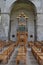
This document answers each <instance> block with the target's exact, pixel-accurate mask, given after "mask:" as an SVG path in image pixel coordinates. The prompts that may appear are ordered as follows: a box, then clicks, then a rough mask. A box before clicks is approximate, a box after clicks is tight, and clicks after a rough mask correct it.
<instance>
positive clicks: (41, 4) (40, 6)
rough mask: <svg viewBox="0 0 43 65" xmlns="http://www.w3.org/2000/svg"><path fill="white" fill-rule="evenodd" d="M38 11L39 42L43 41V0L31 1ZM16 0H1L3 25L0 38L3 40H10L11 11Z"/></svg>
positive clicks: (0, 27)
mask: <svg viewBox="0 0 43 65" xmlns="http://www.w3.org/2000/svg"><path fill="white" fill-rule="evenodd" d="M31 1H32V2H33V3H34V4H35V6H36V9H37V40H40V41H41V40H43V0H36V1H35V0H31ZM14 2H15V0H6V1H4V0H0V8H1V13H2V14H1V23H0V25H1V26H0V30H1V34H0V36H2V37H3V39H6V40H8V31H9V22H10V15H9V13H10V11H11V8H12V5H13V3H14Z"/></svg>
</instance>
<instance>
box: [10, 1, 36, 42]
mask: <svg viewBox="0 0 43 65" xmlns="http://www.w3.org/2000/svg"><path fill="white" fill-rule="evenodd" d="M24 3H25V4H24ZM17 11H18V13H20V11H24V12H25V13H26V12H28V13H30V14H29V15H28V13H26V14H27V15H28V16H30V15H31V16H32V17H31V16H30V22H31V23H30V24H31V25H32V26H33V29H31V30H32V31H31V30H30V32H31V34H30V35H29V37H31V35H33V37H34V38H33V41H36V40H37V28H36V7H35V5H34V4H33V3H32V2H30V1H28V0H27V1H24V0H23V1H22V0H20V1H18V0H17V1H15V3H13V6H12V10H11V14H10V19H11V20H10V25H9V39H11V36H12V35H14V37H15V36H16V34H14V33H16V32H14V33H12V34H11V33H10V32H12V31H11V29H12V21H13V23H14V24H16V23H17V22H16V23H15V21H16V20H15V21H14V18H13V17H12V16H13V14H14V15H15V16H17V15H18V13H17ZM15 13H17V15H16V14H15ZM31 19H33V20H32V21H31ZM32 23H33V24H32ZM28 24H29V23H28ZM31 25H30V26H31ZM15 27H16V26H15ZM15 27H14V28H15ZM31 28H32V27H31ZM15 29H16V28H15ZM32 33H33V34H32ZM11 40H12V39H11ZM30 41H31V40H30Z"/></svg>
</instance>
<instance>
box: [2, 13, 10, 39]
mask: <svg viewBox="0 0 43 65" xmlns="http://www.w3.org/2000/svg"><path fill="white" fill-rule="evenodd" d="M9 22H10V15H9V13H2V23H3V28H4V30H5V32H4V33H5V40H8V32H9Z"/></svg>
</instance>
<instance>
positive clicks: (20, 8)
mask: <svg viewBox="0 0 43 65" xmlns="http://www.w3.org/2000/svg"><path fill="white" fill-rule="evenodd" d="M10 1H11V0H10ZM12 1H13V0H12ZM6 8H7V7H6ZM9 9H10V13H0V14H1V15H2V17H3V20H1V21H2V22H4V23H5V28H4V27H3V26H4V24H3V26H2V27H1V22H0V31H2V32H0V65H43V37H41V36H42V35H39V37H40V38H38V33H40V31H39V30H38V27H39V26H40V25H39V26H38V23H37V19H38V16H39V15H43V14H42V13H37V7H36V6H35V4H33V3H32V2H31V1H30V0H16V1H15V2H13V5H11V8H9ZM6 11H7V10H6ZM8 16H10V17H8ZM9 18H10V19H9ZM0 19H1V18H0ZM7 19H8V20H7ZM39 19H40V18H39ZM9 21H10V22H9ZM8 23H9V24H8ZM7 25H8V26H7ZM40 27H41V26H40ZM40 27H39V29H40V30H41V28H40ZM1 28H2V29H1ZM42 28H43V27H42ZM4 31H5V32H6V34H5V33H4ZM38 31H39V32H38ZM1 36H2V37H1ZM40 39H41V40H40Z"/></svg>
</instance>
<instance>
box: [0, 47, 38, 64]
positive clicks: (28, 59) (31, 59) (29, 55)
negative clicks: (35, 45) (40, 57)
mask: <svg viewBox="0 0 43 65" xmlns="http://www.w3.org/2000/svg"><path fill="white" fill-rule="evenodd" d="M17 50H18V48H16V49H15V50H14V52H13V54H12V56H11V58H10V60H9V62H8V64H0V65H16V56H17V53H18V51H17ZM26 56H27V57H26V64H23V63H20V64H19V65H39V64H38V63H37V61H36V59H35V58H34V56H33V55H32V52H31V49H30V48H29V49H27V55H26Z"/></svg>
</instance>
